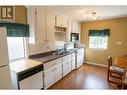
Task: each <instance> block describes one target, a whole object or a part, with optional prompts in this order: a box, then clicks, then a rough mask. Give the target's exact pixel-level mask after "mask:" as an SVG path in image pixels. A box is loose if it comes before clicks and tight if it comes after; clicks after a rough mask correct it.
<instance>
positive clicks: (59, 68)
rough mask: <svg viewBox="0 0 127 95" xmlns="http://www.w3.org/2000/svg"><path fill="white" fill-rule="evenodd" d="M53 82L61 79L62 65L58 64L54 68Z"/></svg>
mask: <svg viewBox="0 0 127 95" xmlns="http://www.w3.org/2000/svg"><path fill="white" fill-rule="evenodd" d="M55 68H56V69H55V82H57V81H59V80H60V79H61V78H62V64H59V65H57V66H56V67H55Z"/></svg>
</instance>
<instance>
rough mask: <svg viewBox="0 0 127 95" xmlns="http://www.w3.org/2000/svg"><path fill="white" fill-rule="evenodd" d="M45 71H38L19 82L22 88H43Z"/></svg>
mask: <svg viewBox="0 0 127 95" xmlns="http://www.w3.org/2000/svg"><path fill="white" fill-rule="evenodd" d="M42 74H43V72H42V71H41V72H38V73H36V74H34V75H32V76H30V77H28V78H25V79H23V80H21V81H20V82H19V86H20V89H41V88H43V77H42Z"/></svg>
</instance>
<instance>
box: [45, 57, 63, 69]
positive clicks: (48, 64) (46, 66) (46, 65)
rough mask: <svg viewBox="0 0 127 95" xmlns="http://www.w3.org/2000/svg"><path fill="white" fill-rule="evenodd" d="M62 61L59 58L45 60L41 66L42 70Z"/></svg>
mask: <svg viewBox="0 0 127 95" xmlns="http://www.w3.org/2000/svg"><path fill="white" fill-rule="evenodd" d="M60 63H62V59H61V58H59V59H56V60H53V61H50V62H47V63H44V64H43V66H44V70H47V69H49V68H51V67H54V66H56V65H58V64H60Z"/></svg>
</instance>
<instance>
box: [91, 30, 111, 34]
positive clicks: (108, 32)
mask: <svg viewBox="0 0 127 95" xmlns="http://www.w3.org/2000/svg"><path fill="white" fill-rule="evenodd" d="M109 35H110V29H103V30H89V36H109Z"/></svg>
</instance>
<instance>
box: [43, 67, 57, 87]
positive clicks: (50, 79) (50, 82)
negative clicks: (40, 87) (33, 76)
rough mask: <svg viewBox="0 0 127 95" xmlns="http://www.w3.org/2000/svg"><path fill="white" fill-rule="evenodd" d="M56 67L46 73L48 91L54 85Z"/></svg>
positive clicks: (45, 85) (45, 80) (45, 82)
mask: <svg viewBox="0 0 127 95" xmlns="http://www.w3.org/2000/svg"><path fill="white" fill-rule="evenodd" d="M54 70H55V69H54V67H53V68H50V69H48V70H46V71H44V88H45V89H47V88H49V87H50V86H51V85H53V84H54V82H55V80H54Z"/></svg>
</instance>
